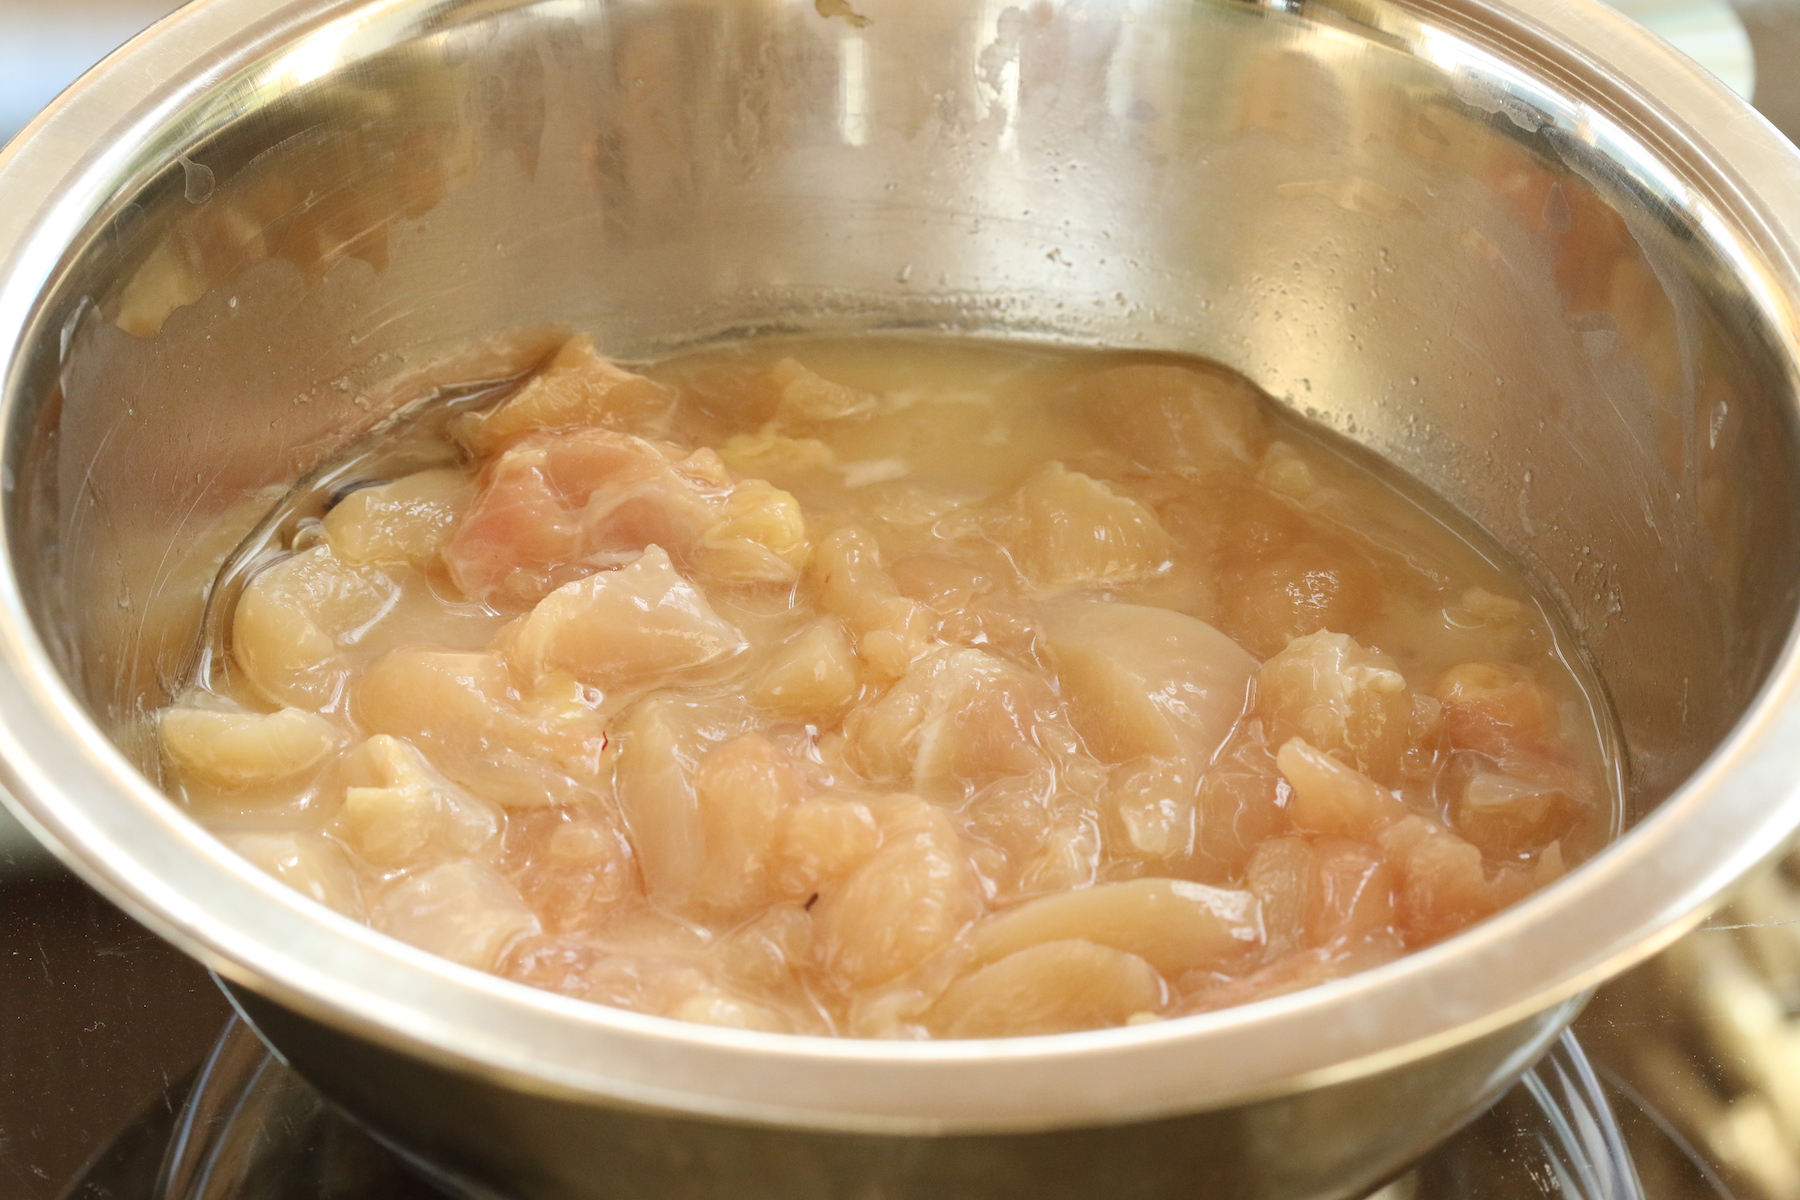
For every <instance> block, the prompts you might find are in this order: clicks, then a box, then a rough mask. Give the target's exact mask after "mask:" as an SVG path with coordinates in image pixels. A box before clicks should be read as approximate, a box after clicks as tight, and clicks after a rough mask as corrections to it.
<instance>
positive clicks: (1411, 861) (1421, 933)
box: [1381, 816, 1534, 947]
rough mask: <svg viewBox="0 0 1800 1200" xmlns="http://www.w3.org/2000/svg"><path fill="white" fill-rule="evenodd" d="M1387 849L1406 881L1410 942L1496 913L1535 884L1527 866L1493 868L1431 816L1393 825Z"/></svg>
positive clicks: (1403, 902)
mask: <svg viewBox="0 0 1800 1200" xmlns="http://www.w3.org/2000/svg"><path fill="white" fill-rule="evenodd" d="M1381 849H1382V851H1383V852H1384V853H1385V854H1386V855H1387V856H1388V859H1389V861H1391V862H1392V863H1393V864H1394V865H1395V866H1396V867H1397V868H1398V869H1399V873H1400V877H1401V880H1402V883H1401V889H1400V896H1399V910H1400V920H1401V924H1402V927H1403V928H1404V929H1405V931H1406V942H1407V945H1409V946H1414V947H1417V946H1424V945H1429V944H1430V943H1432V942H1435V941H1438V940H1440V939H1442V938H1445V937H1448V936H1449V935H1451V934H1452V933H1455V932H1456V931H1458V930H1460V929H1462V928H1464V927H1466V926H1469V925H1472V924H1474V923H1475V922H1476V921H1479V920H1481V919H1482V918H1483V917H1487V916H1491V915H1493V914H1494V913H1496V912H1499V911H1500V910H1501V909H1502V908H1505V907H1506V906H1507V905H1508V904H1511V903H1513V902H1514V901H1515V900H1519V899H1522V898H1523V897H1524V896H1525V895H1526V894H1527V893H1529V892H1530V891H1531V889H1532V887H1533V886H1534V884H1533V880H1532V875H1531V873H1530V872H1529V870H1527V869H1526V868H1524V867H1499V868H1495V869H1494V870H1493V871H1492V873H1490V872H1489V870H1488V868H1487V867H1485V866H1484V865H1483V864H1482V861H1481V851H1480V850H1478V849H1476V848H1475V847H1474V846H1472V845H1470V844H1469V843H1468V842H1465V841H1464V840H1463V839H1461V838H1459V837H1457V836H1456V835H1455V834H1454V833H1451V832H1450V831H1449V830H1448V829H1445V828H1444V827H1443V826H1442V825H1440V824H1438V823H1437V822H1436V821H1432V820H1429V819H1427V818H1425V817H1417V816H1414V817H1408V818H1406V819H1405V820H1404V821H1400V822H1398V823H1397V824H1395V825H1392V826H1389V827H1388V829H1387V830H1386V831H1385V832H1384V833H1383V834H1382V836H1381Z"/></svg>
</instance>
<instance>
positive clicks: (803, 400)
mask: <svg viewBox="0 0 1800 1200" xmlns="http://www.w3.org/2000/svg"><path fill="white" fill-rule="evenodd" d="M769 382H770V383H771V384H773V385H774V387H775V389H776V392H777V394H778V395H779V397H780V399H779V400H778V401H777V405H776V410H775V421H774V426H775V428H777V429H781V430H782V431H784V432H787V431H792V430H795V429H800V430H811V429H814V428H817V427H818V426H821V425H829V424H831V423H832V422H835V421H852V420H856V419H859V418H862V417H869V416H873V415H874V414H875V413H876V412H877V411H878V410H879V408H880V407H881V401H880V398H879V397H877V396H874V395H872V394H871V393H869V392H865V391H862V390H861V389H859V388H853V387H846V386H845V385H844V384H841V383H833V382H832V381H831V380H829V379H826V378H825V377H824V376H823V375H820V374H818V373H817V372H815V371H811V370H809V369H807V368H806V367H804V366H801V365H800V364H799V363H798V362H796V361H794V360H793V359H791V358H784V359H782V360H781V361H780V362H778V363H776V364H775V366H774V367H773V368H772V369H771V370H770V371H769Z"/></svg>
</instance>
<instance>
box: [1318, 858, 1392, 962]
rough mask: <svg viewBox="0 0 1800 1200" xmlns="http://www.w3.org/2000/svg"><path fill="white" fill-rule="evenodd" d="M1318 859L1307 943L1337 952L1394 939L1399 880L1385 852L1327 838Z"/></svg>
mask: <svg viewBox="0 0 1800 1200" xmlns="http://www.w3.org/2000/svg"><path fill="white" fill-rule="evenodd" d="M1314 855H1315V861H1316V864H1317V866H1316V869H1317V871H1318V882H1317V884H1316V886H1315V887H1314V888H1313V901H1314V902H1313V904H1312V906H1311V911H1310V912H1309V913H1308V916H1307V924H1306V940H1307V941H1308V942H1309V943H1311V944H1312V945H1315V946H1333V945H1340V944H1343V943H1347V942H1351V941H1357V940H1361V939H1364V938H1368V937H1371V936H1373V937H1377V938H1388V937H1392V936H1393V934H1392V930H1393V927H1394V924H1395V903H1394V899H1395V898H1394V893H1395V883H1396V879H1395V873H1394V870H1393V868H1392V867H1390V866H1389V865H1388V862H1387V860H1386V859H1385V858H1383V857H1382V855H1381V852H1380V851H1379V850H1377V849H1375V847H1373V846H1370V845H1367V844H1366V843H1363V842H1353V841H1344V840H1341V839H1338V838H1323V839H1321V840H1320V841H1319V843H1318V845H1317V846H1316V847H1315V849H1314Z"/></svg>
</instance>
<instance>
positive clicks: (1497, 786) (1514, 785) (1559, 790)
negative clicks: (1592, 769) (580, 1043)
mask: <svg viewBox="0 0 1800 1200" xmlns="http://www.w3.org/2000/svg"><path fill="white" fill-rule="evenodd" d="M1520 765H1521V766H1524V767H1526V770H1527V773H1528V774H1530V775H1533V776H1535V778H1522V777H1521V776H1520V775H1517V774H1509V773H1507V772H1506V771H1505V770H1503V769H1502V764H1495V763H1493V762H1492V761H1491V760H1489V759H1487V758H1486V757H1485V756H1483V755H1476V754H1472V753H1470V752H1468V751H1462V752H1459V753H1458V754H1457V755H1456V756H1455V760H1454V761H1452V763H1451V765H1450V767H1449V768H1448V769H1446V771H1445V772H1444V775H1443V777H1442V779H1441V781H1440V787H1441V788H1442V790H1445V791H1448V792H1450V793H1451V796H1452V799H1451V803H1450V814H1451V820H1452V822H1453V824H1454V825H1455V826H1456V831H1457V832H1458V833H1459V834H1461V835H1462V836H1463V837H1465V838H1467V839H1469V841H1471V842H1473V843H1474V844H1475V845H1476V846H1478V847H1480V848H1481V851H1482V853H1483V854H1486V855H1489V856H1491V857H1493V858H1497V859H1504V858H1513V857H1517V856H1519V855H1521V854H1525V853H1528V852H1530V851H1533V850H1538V849H1541V848H1542V847H1545V846H1548V845H1549V844H1551V843H1552V842H1554V841H1556V840H1557V839H1558V838H1561V837H1562V836H1563V835H1565V834H1566V833H1568V832H1569V829H1570V828H1571V827H1572V826H1573V825H1574V823H1575V820H1576V818H1577V817H1578V816H1579V815H1580V811H1581V807H1582V804H1583V802H1584V799H1585V797H1583V796H1581V794H1580V792H1579V791H1578V788H1579V783H1578V782H1577V781H1576V780H1574V779H1572V778H1571V775H1572V772H1569V771H1567V770H1562V771H1557V770H1537V771H1531V770H1530V767H1531V766H1535V765H1537V764H1525V763H1521V764H1520Z"/></svg>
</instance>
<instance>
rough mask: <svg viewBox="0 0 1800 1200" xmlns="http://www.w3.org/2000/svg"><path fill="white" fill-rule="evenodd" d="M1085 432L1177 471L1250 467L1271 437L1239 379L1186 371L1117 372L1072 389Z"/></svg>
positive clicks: (1256, 403) (1254, 396)
mask: <svg viewBox="0 0 1800 1200" xmlns="http://www.w3.org/2000/svg"><path fill="white" fill-rule="evenodd" d="M1070 397H1071V399H1072V400H1073V401H1074V403H1075V405H1076V407H1077V408H1078V409H1079V411H1080V412H1081V414H1082V416H1083V417H1084V418H1085V419H1086V421H1087V424H1088V428H1090V429H1091V430H1093V431H1094V433H1095V434H1096V435H1098V436H1099V437H1100V438H1101V439H1102V440H1104V441H1106V442H1108V443H1110V444H1112V445H1114V446H1117V447H1118V448H1119V449H1121V450H1123V451H1125V452H1126V453H1127V454H1129V455H1131V457H1132V458H1134V459H1136V460H1137V461H1138V462H1139V463H1140V464H1142V465H1143V466H1146V467H1150V468H1152V469H1155V470H1164V471H1172V472H1176V473H1180V474H1194V473H1201V472H1204V471H1206V470H1208V469H1209V468H1212V467H1215V466H1217V465H1219V464H1222V463H1224V464H1236V463H1248V462H1250V461H1251V460H1252V459H1253V458H1254V457H1255V456H1256V455H1258V454H1260V453H1261V452H1262V446H1263V442H1264V441H1265V440H1266V438H1267V423H1266V421H1265V420H1264V418H1263V415H1262V409H1261V403H1260V399H1259V397H1258V396H1257V394H1256V389H1255V388H1253V387H1251V386H1250V384H1249V383H1248V381H1246V380H1245V379H1244V378H1243V377H1242V376H1239V375H1233V374H1229V373H1227V372H1224V371H1219V372H1211V371H1196V370H1190V369H1188V368H1186V367H1164V366H1132V367H1114V368H1112V369H1111V370H1108V371H1100V372H1098V373H1096V374H1094V375H1090V376H1088V377H1087V378H1086V379H1083V380H1082V381H1080V382H1079V383H1077V384H1075V385H1073V386H1072V387H1071V388H1070Z"/></svg>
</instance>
